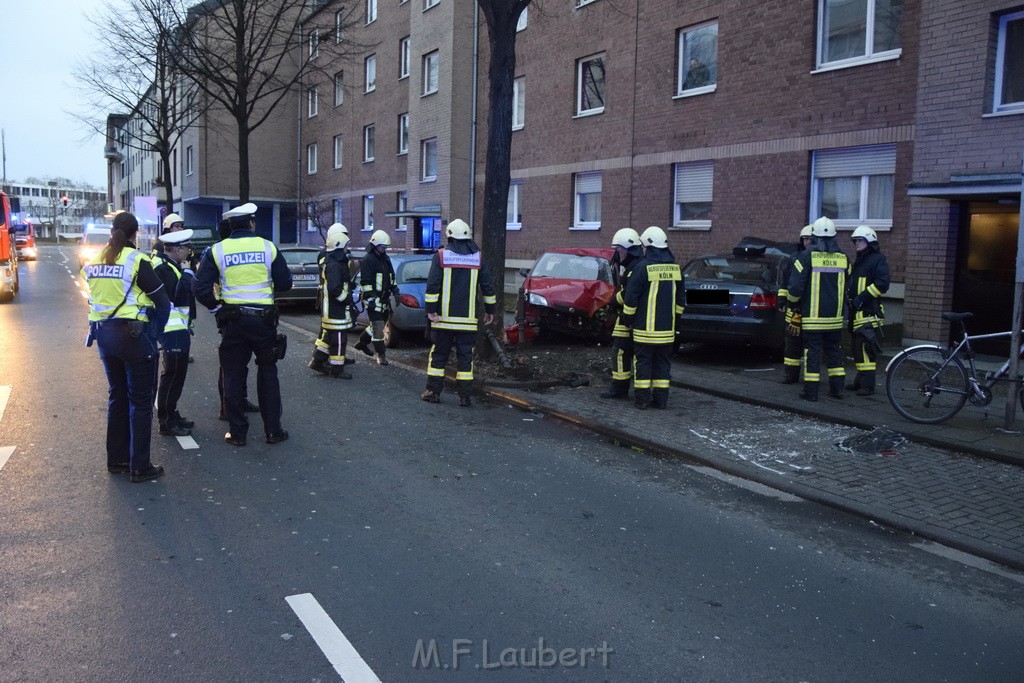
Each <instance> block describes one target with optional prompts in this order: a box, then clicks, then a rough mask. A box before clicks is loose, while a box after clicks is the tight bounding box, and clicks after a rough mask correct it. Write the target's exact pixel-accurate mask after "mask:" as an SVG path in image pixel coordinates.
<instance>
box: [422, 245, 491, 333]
mask: <svg viewBox="0 0 1024 683" xmlns="http://www.w3.org/2000/svg"><path fill="white" fill-rule="evenodd" d="M462 242H463V240H453V241H452V243H449V245H448V248H446V249H443V250H440V251H438V252H437V253H435V254H434V257H433V259H432V260H431V262H430V273H429V274H428V275H427V293H426V296H425V297H424V299H425V302H426V305H427V313H437V316H438V320H437V322H435V323H431V327H433V328H435V329H439V330H455V331H458V332H476V330H477V318H476V304H477V299H476V297H477V288H479V289H480V291H482V292H483V299H484V310H485V311H486V312H487V313H494V311H495V309H496V308H497V304H498V298H497V296H496V295H495V293H494V286H493V284H492V283H491V274H490V271H489V270H488V269H487V264H486V263H484V261H483V258H482V255H481V253H480V252H479V251H473V247H472V246H470V244H469V243H468V242H466V243H462ZM446 254H447V255H448V257H447V258H446V257H445V255H446Z"/></svg>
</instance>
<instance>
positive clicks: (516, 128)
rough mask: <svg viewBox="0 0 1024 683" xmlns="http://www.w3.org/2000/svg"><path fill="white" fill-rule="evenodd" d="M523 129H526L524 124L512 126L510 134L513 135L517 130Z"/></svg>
mask: <svg viewBox="0 0 1024 683" xmlns="http://www.w3.org/2000/svg"><path fill="white" fill-rule="evenodd" d="M525 127H526V125H525V124H522V125H518V126H512V132H513V133H514V132H516V131H517V130H522V129H523V128H525Z"/></svg>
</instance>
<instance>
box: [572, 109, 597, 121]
mask: <svg viewBox="0 0 1024 683" xmlns="http://www.w3.org/2000/svg"><path fill="white" fill-rule="evenodd" d="M603 113H604V107H601V108H600V109H591V110H589V111H581V112H578V113H576V114H574V115H573V118H574V119H585V118H587V117H588V116H597V115H598V114H603Z"/></svg>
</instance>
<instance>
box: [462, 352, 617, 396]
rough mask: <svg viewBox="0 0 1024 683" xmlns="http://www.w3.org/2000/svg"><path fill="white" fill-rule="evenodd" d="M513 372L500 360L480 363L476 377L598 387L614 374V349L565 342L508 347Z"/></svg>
mask: <svg viewBox="0 0 1024 683" xmlns="http://www.w3.org/2000/svg"><path fill="white" fill-rule="evenodd" d="M506 350H507V352H508V355H509V357H510V359H511V361H512V366H513V367H512V368H511V369H506V368H504V367H502V365H501V363H500V362H499V361H498V359H497V358H496V357H492V358H486V359H481V360H478V361H477V363H476V368H475V374H476V376H477V377H478V378H479V379H480V380H482V381H483V382H484V383H487V381H488V380H491V381H519V382H543V383H547V382H554V381H561V382H563V383H566V384H569V385H574V386H580V385H581V384H583V383H587V382H589V383H591V384H594V383H597V382H601V381H604V380H606V379H607V378H608V377H609V375H610V374H611V363H612V349H611V346H609V345H606V344H597V343H594V344H574V343H566V342H564V341H561V342H551V343H542V342H537V343H530V344H528V345H525V346H522V347H518V346H513V347H507V349H506Z"/></svg>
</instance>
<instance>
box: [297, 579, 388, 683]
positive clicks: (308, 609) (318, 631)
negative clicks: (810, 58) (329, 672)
mask: <svg viewBox="0 0 1024 683" xmlns="http://www.w3.org/2000/svg"><path fill="white" fill-rule="evenodd" d="M285 601H286V602H287V603H288V605H289V606H290V607H291V608H292V611H293V612H295V614H296V615H297V616H298V617H299V619H300V620H301V621H302V624H303V626H305V627H306V630H307V631H309V635H311V636H313V640H315V641H316V644H317V645H319V646H320V649H321V650H322V651H323V653H324V655H326V657H327V661H329V662H330V663H331V665H332V666H333V667H334V670H335V671H337V672H338V675H339V676H341V677H342V678H343V679H344V681H345V683H380V679H379V678H377V675H376V674H375V673H373V670H372V669H371V668H370V666H369V665H368V664H367V663H366V662H365V661H363V658H362V657H360V656H359V653H358V652H356V649H355V648H354V647H352V643H350V642H348V638H346V637H345V634H344V633H342V632H341V630H340V629H338V627H337V626H336V625H335V623H334V621H333V620H332V619H331V617H330V616H328V614H327V612H325V611H324V608H323V607H321V606H320V603H319V602H317V601H316V598H314V597H313V595H312V594H311V593H302V594H301V595H289V596H288V597H286V598H285Z"/></svg>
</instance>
